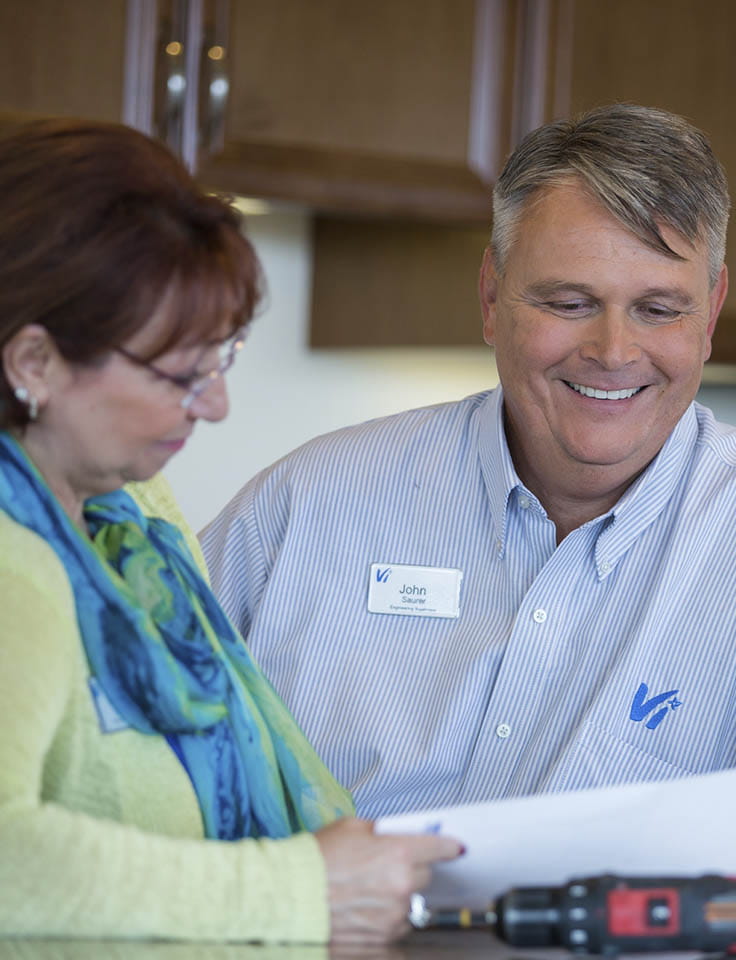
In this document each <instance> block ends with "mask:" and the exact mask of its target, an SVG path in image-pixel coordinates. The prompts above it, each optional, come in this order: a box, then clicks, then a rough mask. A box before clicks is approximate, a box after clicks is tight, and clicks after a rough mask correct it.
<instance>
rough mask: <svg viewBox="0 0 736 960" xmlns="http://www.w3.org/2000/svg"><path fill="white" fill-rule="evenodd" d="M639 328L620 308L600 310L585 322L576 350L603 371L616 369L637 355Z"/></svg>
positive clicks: (630, 361) (634, 359) (628, 362)
mask: <svg viewBox="0 0 736 960" xmlns="http://www.w3.org/2000/svg"><path fill="white" fill-rule="evenodd" d="M638 337H639V331H638V330H637V328H636V325H635V324H634V322H633V321H632V320H631V318H630V317H628V316H627V315H626V313H625V312H624V311H623V310H617V309H613V308H610V309H607V310H601V311H600V312H599V313H598V314H596V316H595V317H592V318H591V319H590V321H589V322H588V323H587V324H586V325H585V330H584V332H583V340H582V343H581V346H580V353H581V354H582V356H583V357H584V358H585V359H586V360H594V361H595V362H596V363H598V364H599V365H600V366H602V367H603V368H604V369H606V370H618V369H620V368H621V367H625V366H627V365H628V364H630V363H634V362H636V361H637V360H638V359H639V358H640V357H641V346H640V345H639V340H638Z"/></svg>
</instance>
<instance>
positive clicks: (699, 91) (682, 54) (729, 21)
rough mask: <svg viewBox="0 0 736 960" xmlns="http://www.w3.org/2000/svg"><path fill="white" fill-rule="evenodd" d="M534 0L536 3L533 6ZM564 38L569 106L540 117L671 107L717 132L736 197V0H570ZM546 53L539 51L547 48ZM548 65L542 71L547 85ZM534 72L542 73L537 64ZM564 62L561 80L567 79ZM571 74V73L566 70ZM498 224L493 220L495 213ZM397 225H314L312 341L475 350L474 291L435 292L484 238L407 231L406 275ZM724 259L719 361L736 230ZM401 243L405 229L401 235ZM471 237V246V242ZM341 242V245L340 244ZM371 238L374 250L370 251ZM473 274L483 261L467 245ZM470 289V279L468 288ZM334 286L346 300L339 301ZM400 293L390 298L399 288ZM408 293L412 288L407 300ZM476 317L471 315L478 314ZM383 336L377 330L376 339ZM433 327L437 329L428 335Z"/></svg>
mask: <svg viewBox="0 0 736 960" xmlns="http://www.w3.org/2000/svg"><path fill="white" fill-rule="evenodd" d="M533 2H534V0H532V3H533ZM564 6H565V8H566V19H564V18H563V25H564V23H567V26H568V32H567V34H566V37H563V40H562V42H561V40H560V36H559V35H558V37H557V39H556V41H555V40H554V37H553V29H552V25H551V24H550V26H549V30H548V33H549V42H550V44H551V43H553V41H554V42H556V44H557V46H556V49H557V51H558V57H564V51H565V49H567V70H568V81H569V82H568V86H567V91H568V100H567V103H566V104H565V99H564V96H563V97H560V96H557V98H556V99H555V97H553V96H551V95H550V93H549V90H548V92H547V95H546V97H545V98H544V100H545V102H544V108H543V110H542V111H541V112H542V113H543V114H544V115H543V116H538V117H537V119H538V122H541V121H542V120H543V119H552V118H553V117H554V116H565V115H568V114H569V113H576V112H578V111H580V110H584V109H587V108H589V107H592V106H596V105H599V104H603V103H610V102H613V101H634V102H638V103H642V104H647V105H651V106H658V107H663V108H665V109H668V110H672V111H674V112H676V113H679V114H682V115H684V116H686V117H688V118H689V119H690V120H692V121H693V122H694V123H695V124H696V125H698V126H700V127H702V128H703V129H704V130H705V131H706V132H707V133H708V135H709V136H710V138H711V140H712V142H713V146H714V149H715V151H716V153H717V155H718V157H719V158H720V159H721V161H722V162H723V164H724V166H725V167H726V172H727V174H728V175H729V179H730V182H731V189H732V192H733V191H735V190H736V123H734V119H733V103H734V102H735V101H736V60H735V59H734V57H733V50H732V47H733V38H734V37H735V36H736V3H734V2H733V0H708V2H707V3H705V4H704V3H702V2H701V0H612V2H605V0H569V2H568V3H567V4H565V5H564ZM540 49H543V48H540ZM550 62H552V61H549V60H548V64H547V66H546V68H545V71H543V72H544V73H545V76H546V77H547V84H548V85H549V83H550V82H551V81H550V77H552V72H551V70H550V66H549V64H550ZM529 64H530V65H531V66H529V67H528V68H529V69H531V68H532V67H533V66H534V60H533V58H532V59H531V60H530V61H529ZM561 66H563V67H564V64H560V63H558V64H557V75H559V74H560V72H561V69H560V68H561ZM562 72H564V71H562ZM489 223H490V217H489ZM390 232H391V227H390V225H389V224H384V225H383V226H382V227H381V228H380V229H379V228H375V227H374V228H371V232H370V235H369V234H368V233H366V236H360V235H359V234H358V232H357V231H356V227H355V224H354V222H352V221H349V220H347V219H346V218H343V219H342V220H339V219H336V218H330V219H329V221H327V220H326V219H325V218H318V220H317V222H316V225H315V283H314V302H313V322H312V342H313V343H314V344H315V345H318V346H330V345H332V346H348V345H350V346H358V345H361V344H366V345H377V344H378V343H380V342H387V343H390V344H398V343H407V344H410V343H415V344H418V343H426V342H431V343H433V344H436V345H445V344H447V345H452V344H458V343H463V344H477V343H479V342H480V317H479V312H478V307H477V305H476V304H477V300H476V296H475V284H474V283H473V289H472V291H469V292H468V293H467V294H466V295H465V296H464V297H462V298H460V297H458V301H457V309H454V310H448V309H447V304H446V302H445V301H444V300H443V298H442V297H438V296H437V294H436V290H435V285H436V279H435V277H436V275H437V274H440V275H445V276H447V275H448V273H449V271H452V276H450V278H449V279H448V288H452V289H453V290H454V289H456V287H457V278H458V277H459V276H460V275H461V271H462V270H463V269H465V271H466V272H465V274H464V275H465V276H467V269H466V268H464V267H463V263H462V261H461V259H460V258H461V255H462V256H464V255H466V254H465V253H462V251H463V250H467V249H468V244H473V243H475V245H476V246H478V247H480V246H482V244H483V235H482V234H481V233H480V232H479V231H478V230H477V228H476V229H474V228H467V230H466V241H467V242H464V243H462V244H461V243H459V242H458V237H457V236H456V235H451V234H450V233H449V232H448V233H447V235H446V245H445V247H444V249H441V248H442V242H441V240H440V238H439V237H433V236H430V235H429V234H428V235H426V237H425V236H424V235H422V233H421V232H417V231H413V230H406V231H404V232H403V234H401V235H402V237H403V238H404V240H405V244H406V245H408V244H411V246H412V247H413V250H414V253H413V256H414V258H415V261H414V262H415V266H414V268H413V269H411V270H409V269H407V268H406V265H407V263H408V262H409V260H411V258H412V255H410V254H409V252H408V250H407V249H406V248H404V249H403V250H402V254H401V257H402V263H403V264H404V269H403V270H391V264H390V262H389V261H388V258H387V257H386V256H385V255H384V253H383V252H382V247H387V246H389V245H390V244H391V242H392V241H391V239H390ZM731 234H732V236H733V238H734V239H733V241H732V242H731V243H730V244H729V253H728V256H727V264H728V265H729V269H730V274H731V277H732V290H731V293H730V294H729V296H728V298H727V300H726V304H725V306H724V309H723V312H722V314H721V319H720V321H719V324H718V327H717V330H716V335H715V338H714V343H713V356H712V358H711V363H713V364H726V363H727V364H734V363H736V279H734V278H736V233H734V232H733V231H732V232H731ZM397 236H398V234H397ZM474 237H475V239H473V238H474ZM338 238H339V239H338ZM371 241H372V246H371ZM470 253H472V255H473V256H474V259H475V261H476V263H475V264H474V266H475V267H476V268H477V260H478V256H477V255H475V249H474V247H472V246H471V248H470ZM353 257H354V258H355V259H356V262H357V260H358V258H360V259H362V261H363V262H364V263H365V264H366V272H365V274H364V276H363V280H364V282H363V283H362V284H358V283H356V284H355V287H354V292H353V294H352V296H351V295H350V293H349V290H350V285H349V284H347V283H345V282H344V276H343V274H345V276H352V277H353V279H355V276H357V274H356V271H355V270H351V269H350V268H348V266H346V264H348V263H350V262H351V260H352V258H353ZM422 271H423V272H424V273H425V274H426V276H427V277H429V278H432V279H430V281H429V282H428V284H427V285H426V288H425V287H423V285H422V284H421V283H419V282H417V280H416V277H417V276H418V275H419V274H420V272H422ZM464 282H465V281H464ZM331 285H335V286H337V287H338V288H339V289H340V290H341V293H342V302H341V303H340V304H338V303H337V300H336V297H335V293H334V290H332V289H331ZM392 289H393V292H394V296H393V298H391V295H390V294H391V290H392ZM408 291H412V293H411V296H410V294H409V292H408ZM387 301H388V302H389V303H390V302H395V303H397V304H400V305H401V311H400V313H401V314H402V316H401V317H399V316H398V315H397V314H398V312H399V311H396V310H394V311H392V312H391V313H390V315H391V322H390V323H389V322H383V321H380V320H379V321H378V322H377V323H375V324H373V325H371V324H370V323H369V322H368V320H369V318H370V317H372V316H376V315H377V314H378V315H381V314H382V312H383V311H386V310H387ZM471 314H472V315H471ZM377 331H379V332H377ZM428 331H430V332H429V333H428Z"/></svg>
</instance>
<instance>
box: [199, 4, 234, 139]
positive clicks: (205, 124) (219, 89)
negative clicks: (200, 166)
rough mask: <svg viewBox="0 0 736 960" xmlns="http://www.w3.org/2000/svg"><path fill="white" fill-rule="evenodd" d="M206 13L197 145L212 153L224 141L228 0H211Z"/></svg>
mask: <svg viewBox="0 0 736 960" xmlns="http://www.w3.org/2000/svg"><path fill="white" fill-rule="evenodd" d="M208 12H209V14H210V16H209V17H208V18H207V25H206V27H205V31H204V44H203V47H202V99H201V122H200V148H201V149H202V150H204V151H205V152H206V153H208V154H213V153H217V152H219V151H220V150H221V149H222V147H223V146H224V142H225V110H226V107H227V97H228V93H229V92H230V77H229V66H230V64H229V59H228V41H229V25H230V0H211V7H210V9H209V11H208Z"/></svg>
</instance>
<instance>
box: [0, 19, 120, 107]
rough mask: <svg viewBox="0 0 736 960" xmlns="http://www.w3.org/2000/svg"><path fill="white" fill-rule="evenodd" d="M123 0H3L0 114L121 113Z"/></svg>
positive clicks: (0, 49) (0, 26)
mask: <svg viewBox="0 0 736 960" xmlns="http://www.w3.org/2000/svg"><path fill="white" fill-rule="evenodd" d="M125 28H126V0H104V2H100V0H67V2H61V3H60V2H59V0H2V2H1V3H0V113H3V114H6V115H13V116H14V117H15V118H16V119H18V120H21V121H22V120H23V119H34V118H36V117H39V116H46V115H60V116H80V117H90V118H93V119H96V120H120V118H121V116H122V104H123V82H124V59H125V36H126V31H125Z"/></svg>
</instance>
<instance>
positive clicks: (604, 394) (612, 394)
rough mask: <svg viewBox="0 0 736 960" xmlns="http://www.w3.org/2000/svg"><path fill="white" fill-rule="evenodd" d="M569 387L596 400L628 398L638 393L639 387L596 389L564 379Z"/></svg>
mask: <svg viewBox="0 0 736 960" xmlns="http://www.w3.org/2000/svg"><path fill="white" fill-rule="evenodd" d="M566 382H567V385H568V386H569V387H572V388H573V390H577V392H578V393H582V395H583V396H584V397H593V398H595V399H596V400H628V399H629V397H633V396H634V394H635V393H638V392H639V391H640V390H641V389H642V388H641V387H630V388H629V389H628V390H598V389H597V387H584V386H583V385H582V383H570V381H569V380H568V381H566Z"/></svg>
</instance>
